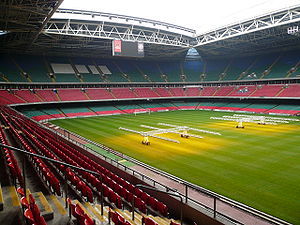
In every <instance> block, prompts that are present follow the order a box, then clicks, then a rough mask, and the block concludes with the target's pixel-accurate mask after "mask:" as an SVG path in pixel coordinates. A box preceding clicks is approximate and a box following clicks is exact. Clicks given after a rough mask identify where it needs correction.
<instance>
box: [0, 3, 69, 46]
mask: <svg viewBox="0 0 300 225" xmlns="http://www.w3.org/2000/svg"><path fill="white" fill-rule="evenodd" d="M62 2H63V0H6V1H0V31H1V34H2V35H1V36H0V46H1V51H5V50H6V51H13V50H17V51H20V50H25V49H26V48H29V47H30V46H31V45H32V44H33V43H34V42H35V41H36V39H37V38H38V36H39V34H40V32H41V31H42V30H43V28H44V26H45V25H46V24H47V22H48V21H49V20H50V18H51V17H52V15H53V14H54V12H55V11H56V9H57V8H58V7H59V6H60V5H61V3H62Z"/></svg>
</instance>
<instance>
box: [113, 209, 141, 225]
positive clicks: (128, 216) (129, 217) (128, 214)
mask: <svg viewBox="0 0 300 225" xmlns="http://www.w3.org/2000/svg"><path fill="white" fill-rule="evenodd" d="M115 211H116V212H117V213H119V214H120V215H121V216H123V217H124V219H126V220H127V221H128V222H130V223H131V224H132V225H134V224H136V225H140V224H142V217H143V216H142V215H141V214H139V213H137V212H135V213H134V221H133V220H132V212H129V211H128V210H120V209H115Z"/></svg>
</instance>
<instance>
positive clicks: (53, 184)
mask: <svg viewBox="0 0 300 225" xmlns="http://www.w3.org/2000/svg"><path fill="white" fill-rule="evenodd" d="M5 120H6V122H7V123H9V124H10V130H11V133H12V135H13V136H14V137H15V140H17V141H18V142H19V143H20V144H21V146H23V148H25V150H26V151H28V152H31V153H34V154H37V152H36V151H35V150H34V148H33V146H32V144H31V143H30V142H28V141H27V140H26V139H25V138H24V137H23V134H24V133H20V132H19V131H20V130H18V129H16V126H15V125H14V123H13V119H11V121H10V122H9V120H8V119H7V118H6V117H5ZM28 159H29V160H30V161H31V162H32V164H33V166H34V168H35V170H36V172H37V173H38V174H39V175H40V177H41V178H42V179H43V180H44V181H45V182H46V184H47V185H48V186H49V187H50V189H51V191H52V192H53V193H56V194H57V195H61V188H60V183H59V180H58V179H57V178H56V176H55V175H54V174H53V172H52V171H51V170H50V168H49V167H48V166H47V165H46V164H45V162H44V161H43V160H42V159H40V158H37V157H28Z"/></svg>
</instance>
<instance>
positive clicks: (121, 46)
mask: <svg viewBox="0 0 300 225" xmlns="http://www.w3.org/2000/svg"><path fill="white" fill-rule="evenodd" d="M112 55H113V56H124V57H144V43H142V42H133V41H122V40H113V41H112Z"/></svg>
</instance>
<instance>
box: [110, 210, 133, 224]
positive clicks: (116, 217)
mask: <svg viewBox="0 0 300 225" xmlns="http://www.w3.org/2000/svg"><path fill="white" fill-rule="evenodd" d="M108 221H109V223H110V221H112V222H113V223H114V224H115V225H131V223H130V222H128V221H127V220H125V219H124V217H123V216H121V215H120V214H119V213H117V212H114V211H111V210H110V209H109V212H108Z"/></svg>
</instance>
